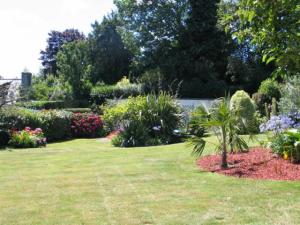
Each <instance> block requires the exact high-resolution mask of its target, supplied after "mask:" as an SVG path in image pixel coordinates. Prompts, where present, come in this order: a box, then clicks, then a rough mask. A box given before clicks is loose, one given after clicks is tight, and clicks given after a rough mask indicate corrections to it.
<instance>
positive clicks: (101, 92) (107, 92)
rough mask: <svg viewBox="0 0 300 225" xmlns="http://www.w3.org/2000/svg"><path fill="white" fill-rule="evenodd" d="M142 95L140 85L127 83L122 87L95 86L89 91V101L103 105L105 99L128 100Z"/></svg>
mask: <svg viewBox="0 0 300 225" xmlns="http://www.w3.org/2000/svg"><path fill="white" fill-rule="evenodd" d="M141 93H142V87H141V85H140V84H134V83H128V84H126V85H125V84H122V85H120V84H119V85H118V84H117V85H96V86H94V87H93V88H92V90H91V101H92V102H93V103H96V104H100V105H101V104H103V103H104V102H105V101H106V100H107V99H115V98H128V97H130V96H138V95H140V94H141Z"/></svg>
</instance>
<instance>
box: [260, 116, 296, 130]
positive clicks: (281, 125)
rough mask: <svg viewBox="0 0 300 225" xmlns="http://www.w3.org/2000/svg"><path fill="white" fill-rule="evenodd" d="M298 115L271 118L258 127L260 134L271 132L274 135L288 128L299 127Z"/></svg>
mask: <svg viewBox="0 0 300 225" xmlns="http://www.w3.org/2000/svg"><path fill="white" fill-rule="evenodd" d="M299 121H300V114H295V113H293V114H289V115H287V116H286V115H279V116H272V117H271V119H270V120H269V121H267V122H266V123H263V124H261V125H260V127H259V129H260V132H262V133H263V132H267V131H273V132H274V133H282V132H284V131H285V130H287V129H290V128H299V127H300V122H299Z"/></svg>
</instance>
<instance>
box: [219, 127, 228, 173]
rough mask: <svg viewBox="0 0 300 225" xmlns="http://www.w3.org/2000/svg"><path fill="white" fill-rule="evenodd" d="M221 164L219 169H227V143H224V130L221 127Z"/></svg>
mask: <svg viewBox="0 0 300 225" xmlns="http://www.w3.org/2000/svg"><path fill="white" fill-rule="evenodd" d="M222 142H223V143H222V162H221V168H222V169H226V168H228V164H227V143H226V129H225V127H222Z"/></svg>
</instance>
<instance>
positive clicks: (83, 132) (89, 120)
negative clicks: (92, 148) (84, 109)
mask: <svg viewBox="0 0 300 225" xmlns="http://www.w3.org/2000/svg"><path fill="white" fill-rule="evenodd" d="M71 130H72V133H73V136H75V137H98V136H101V134H102V133H103V122H102V119H101V117H100V116H99V115H96V114H92V113H75V114H74V115H73V118H72V125H71Z"/></svg>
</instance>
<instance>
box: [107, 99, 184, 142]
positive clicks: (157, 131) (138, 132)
mask: <svg viewBox="0 0 300 225" xmlns="http://www.w3.org/2000/svg"><path fill="white" fill-rule="evenodd" d="M180 113H181V109H180V107H179V106H178V104H177V103H176V102H175V101H174V99H173V98H172V96H170V95H168V94H165V93H161V94H160V95H158V96H156V95H148V96H138V97H130V98H129V99H128V101H126V102H121V103H120V104H118V105H116V106H115V107H106V108H105V109H104V115H103V118H104V121H105V123H106V125H107V126H108V127H109V128H110V129H121V132H120V134H119V136H120V137H121V138H122V139H123V140H122V142H120V140H119V139H118V140H119V141H118V143H122V146H123V147H129V146H131V147H133V146H146V145H152V144H158V143H162V144H167V143H172V142H174V141H175V140H176V138H177V137H176V135H175V134H174V131H175V130H176V129H178V128H179V127H180V125H181V114H180ZM113 143H115V142H113Z"/></svg>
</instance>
